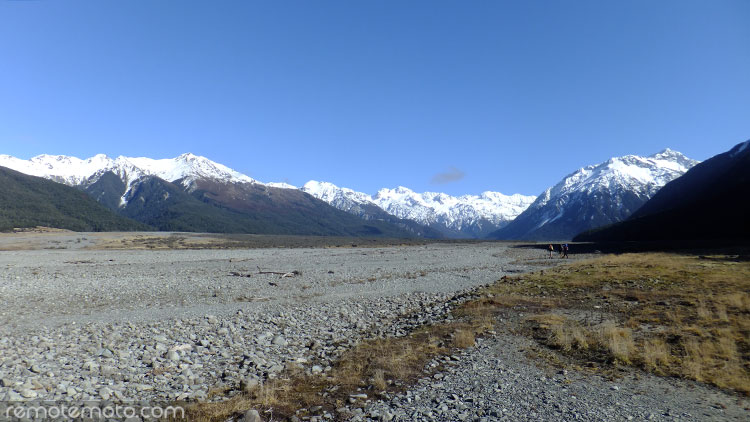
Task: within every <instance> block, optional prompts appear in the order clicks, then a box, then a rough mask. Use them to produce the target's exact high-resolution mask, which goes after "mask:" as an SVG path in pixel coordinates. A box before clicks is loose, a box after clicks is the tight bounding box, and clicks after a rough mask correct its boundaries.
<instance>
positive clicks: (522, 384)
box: [0, 233, 750, 421]
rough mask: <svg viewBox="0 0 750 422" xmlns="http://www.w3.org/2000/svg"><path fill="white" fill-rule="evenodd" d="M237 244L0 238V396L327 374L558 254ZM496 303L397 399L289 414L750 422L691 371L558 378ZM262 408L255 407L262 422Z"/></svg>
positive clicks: (464, 247)
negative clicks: (492, 312)
mask: <svg viewBox="0 0 750 422" xmlns="http://www.w3.org/2000/svg"><path fill="white" fill-rule="evenodd" d="M138 236H140V237H138ZM247 239H248V238H244V240H242V239H240V240H241V241H245V242H247ZM236 241H237V239H232V238H227V237H222V238H220V239H219V240H217V238H215V237H210V236H208V237H206V236H199V235H183V234H176V235H158V234H148V233H144V234H137V235H133V234H88V233H87V234H82V233H50V234H38V233H34V234H29V233H23V234H15V235H0V267H1V268H3V271H2V273H0V401H23V400H55V401H68V402H80V401H92V400H93V401H102V400H104V401H129V400H149V401H154V402H169V403H171V402H174V401H181V400H186V401H189V402H195V401H204V402H206V401H207V402H211V401H216V400H222V399H224V398H225V397H232V396H234V397H236V396H237V395H238V394H240V393H241V392H242V391H243V390H244V391H250V390H251V389H252V388H253V386H256V385H264V384H267V383H271V382H272V380H278V381H283V379H284V378H285V377H287V374H289V373H298V374H302V375H304V376H306V377H314V376H325V375H326V374H332V373H334V372H335V371H336V367H337V362H338V361H339V359H341V357H342V356H344V355H346V353H347V352H348V351H350V350H351V349H352V348H355V347H356V346H357V345H358V344H360V342H361V341H362V340H363V339H370V338H386V337H387V338H404V337H405V336H407V335H408V333H409V332H410V331H411V330H414V329H415V328H416V327H419V326H421V325H424V324H430V323H434V322H436V321H444V320H445V319H446V318H448V319H450V318H452V317H451V316H450V311H451V309H452V308H454V307H455V306H459V305H460V304H461V303H464V302H466V301H467V300H469V299H471V298H472V297H475V295H476V289H477V288H479V287H482V286H486V285H488V284H490V283H494V282H495V281H497V280H498V279H500V278H501V277H503V276H514V275H518V274H523V273H527V272H530V271H537V272H538V271H539V270H540V269H545V268H548V267H550V266H552V265H557V264H559V263H561V262H563V260H548V259H546V258H545V257H544V255H545V254H546V252H545V251H543V250H534V249H521V248H513V247H511V245H510V244H506V243H481V242H464V243H446V242H440V243H434V244H413V245H400V244H398V243H399V242H391V243H392V244H390V245H386V244H377V242H374V243H376V244H375V245H365V244H362V241H360V242H359V243H358V244H356V247H354V246H353V245H352V241H351V240H349V239H338V240H335V242H331V241H330V240H329V241H328V242H329V243H328V244H324V245H317V246H318V247H309V246H312V245H306V244H304V243H296V244H295V245H293V246H297V247H296V248H282V247H278V246H281V244H279V243H278V242H276V243H275V244H274V246H277V247H269V248H252V247H250V248H249V247H248V245H238V244H237V243H231V244H228V243H226V242H236ZM265 241H266V240H257V242H261V243H262V242H265ZM297 241H299V242H302V241H301V240H295V242H297ZM313 241H315V242H319V241H322V240H321V239H314V240H313ZM281 243H283V242H281ZM324 243H325V242H324ZM149 245H150V246H149ZM243 246H244V247H243ZM305 246H308V247H305ZM363 246H369V247H363ZM194 248H203V249H194ZM574 258H581V257H575V256H574ZM566 262H567V261H566ZM507 312H510V314H507V315H500V316H495V318H497V321H499V324H498V325H497V326H496V327H497V328H495V329H493V330H490V331H488V332H486V333H485V335H484V337H482V338H479V339H478V340H477V346H476V347H470V348H468V349H464V350H463V351H456V352H455V353H451V355H450V357H448V358H443V357H439V356H436V357H435V358H434V359H433V361H432V362H431V363H432V365H430V363H428V367H430V366H432V367H434V370H433V371H431V373H430V377H429V378H424V379H422V380H420V381H419V382H418V383H417V384H415V385H412V386H410V385H403V387H402V388H400V389H399V391H400V392H394V393H385V394H380V395H379V394H374V393H375V392H373V391H369V390H368V391H363V392H362V393H363V395H364V397H355V398H354V399H352V400H350V401H348V402H346V403H342V404H341V407H340V408H339V409H338V410H337V411H338V413H337V411H335V410H334V409H325V408H324V409H318V410H313V409H306V410H305V411H304V412H302V413H300V414H299V417H306V418H309V419H310V420H316V419H317V420H321V419H322V418H323V417H324V416H326V415H327V416H329V417H331V418H337V419H342V418H344V417H346V418H354V419H374V420H391V419H395V420H446V421H448V420H576V419H577V420H626V419H629V418H635V419H636V420H640V419H653V420H731V419H735V420H747V418H748V416H750V413H748V411H747V407H748V406H749V405H748V403H747V402H746V401H745V400H744V399H741V398H740V397H739V396H737V395H735V394H731V393H727V392H724V391H720V390H718V389H715V388H712V387H708V386H705V385H703V384H699V383H695V382H691V381H684V380H679V379H665V378H658V377H655V376H653V375H648V374H645V373H643V374H639V373H638V372H637V371H636V372H633V373H632V374H626V375H625V376H623V377H620V378H614V379H610V378H611V377H606V376H603V375H601V374H593V373H591V372H590V371H586V370H583V369H582V370H577V369H574V368H570V369H565V370H563V371H560V370H559V368H558V367H556V366H552V365H550V364H549V363H548V362H547V361H546V360H544V359H539V358H536V357H533V356H532V355H533V354H534V353H537V352H534V351H535V350H537V351H538V349H539V348H540V347H542V346H539V344H538V343H537V342H534V341H532V340H530V339H528V338H527V337H524V336H521V335H519V333H517V332H515V331H514V330H509V329H508V330H506V329H505V328H504V325H503V322H502V321H503V320H504V319H505V320H512V319H513V318H516V319H517V318H522V316H519V315H518V312H516V311H513V310H512V309H510V310H508V311H507ZM508 327H510V325H508ZM633 374H635V375H633ZM266 410H268V409H260V411H261V415H262V416H263V417H264V418H265V419H269V418H270V417H272V415H271V413H267V412H266ZM316 411H317V412H319V413H316ZM240 414H241V412H238V411H236V410H233V411H231V412H230V416H231V415H235V416H236V415H240ZM287 416H291V415H287ZM275 417H276V418H278V417H279V414H278V413H277V415H276V416H275ZM225 419H226V418H225ZM225 419H224V420H225Z"/></svg>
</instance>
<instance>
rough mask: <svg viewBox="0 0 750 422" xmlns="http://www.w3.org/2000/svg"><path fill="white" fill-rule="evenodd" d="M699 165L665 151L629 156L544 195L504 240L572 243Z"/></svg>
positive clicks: (580, 173)
mask: <svg viewBox="0 0 750 422" xmlns="http://www.w3.org/2000/svg"><path fill="white" fill-rule="evenodd" d="M696 164H698V161H696V160H692V159H690V158H688V157H686V156H684V155H683V154H681V153H680V152H677V151H673V150H671V149H668V148H667V149H665V150H663V151H660V152H658V153H656V154H653V155H651V156H648V157H641V156H637V155H625V156H622V157H614V158H610V159H609V160H607V161H605V162H603V163H600V164H597V165H591V166H587V167H583V168H580V169H578V170H576V171H575V172H573V173H571V174H569V175H567V176H566V177H565V178H563V179H562V180H561V181H560V182H558V183H557V184H556V185H554V186H552V187H550V188H548V189H547V190H545V191H544V192H543V193H542V194H541V195H539V198H537V200H536V201H535V202H534V203H533V204H531V206H529V207H528V209H526V211H524V212H523V213H522V214H521V215H519V216H518V218H516V220H514V221H513V222H512V223H511V224H509V225H508V226H507V227H505V228H503V229H501V230H499V231H497V232H495V233H493V234H492V235H491V236H492V237H496V238H500V239H537V240H539V239H570V238H572V237H573V236H574V235H576V234H577V233H580V232H582V231H584V230H588V229H592V228H595V227H597V226H601V225H605V224H611V223H615V222H618V221H622V220H624V219H625V218H627V217H628V216H630V215H631V214H632V213H633V212H635V211H636V210H637V209H638V208H639V207H641V206H642V205H643V204H644V203H645V202H646V201H647V200H648V199H649V198H651V197H652V196H653V195H654V194H656V192H657V191H658V190H659V189H661V188H662V187H663V186H664V185H666V184H667V183H669V182H670V181H672V180H674V179H676V178H678V177H680V176H682V175H683V174H684V173H685V172H687V171H688V170H690V168H692V167H693V166H695V165H696Z"/></svg>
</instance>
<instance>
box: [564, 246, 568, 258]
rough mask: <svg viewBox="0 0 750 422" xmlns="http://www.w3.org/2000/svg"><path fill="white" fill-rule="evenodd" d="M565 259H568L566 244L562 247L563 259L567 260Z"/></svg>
mask: <svg viewBox="0 0 750 422" xmlns="http://www.w3.org/2000/svg"><path fill="white" fill-rule="evenodd" d="M567 257H568V244H567V243H566V244H564V245H563V258H567Z"/></svg>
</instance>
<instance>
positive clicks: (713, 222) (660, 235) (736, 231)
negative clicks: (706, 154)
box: [574, 141, 750, 241]
mask: <svg viewBox="0 0 750 422" xmlns="http://www.w3.org/2000/svg"><path fill="white" fill-rule="evenodd" d="M749 146H750V141H746V142H743V143H740V144H737V145H735V146H734V147H733V148H732V149H730V150H729V151H726V152H724V153H721V154H717V155H715V156H714V157H711V158H709V159H708V160H706V161H704V162H702V163H700V164H697V165H696V166H694V167H692V168H691V169H690V170H688V171H687V172H686V173H685V174H684V175H682V176H681V177H679V178H676V179H674V180H672V181H671V182H669V183H667V184H666V185H665V186H664V187H663V188H662V189H661V190H660V191H659V192H657V193H656V194H655V195H654V196H653V197H652V198H651V199H650V200H649V201H648V202H646V203H645V204H644V205H643V206H642V207H641V208H640V209H638V210H637V211H636V212H635V213H633V215H632V216H630V217H629V218H628V219H627V220H625V221H622V222H619V223H616V224H612V225H608V226H604V227H598V228H594V229H592V230H589V231H586V232H583V233H580V234H578V235H577V236H576V237H575V238H574V239H575V240H577V241H635V240H639V241H663V240H668V241H674V240H726V239H748V238H750V222H749V221H748V219H747V216H748V215H750V202H748V201H747V197H748V196H750V148H748V147H749Z"/></svg>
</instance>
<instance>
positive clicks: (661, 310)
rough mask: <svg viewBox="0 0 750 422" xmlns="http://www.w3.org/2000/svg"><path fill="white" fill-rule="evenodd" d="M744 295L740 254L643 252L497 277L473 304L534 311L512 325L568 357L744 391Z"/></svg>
mask: <svg viewBox="0 0 750 422" xmlns="http://www.w3.org/2000/svg"><path fill="white" fill-rule="evenodd" d="M749 292H750V262H749V261H748V260H747V259H745V258H742V257H739V256H725V255H716V256H694V255H692V256H691V255H677V254H663V253H642V254H624V255H618V256H605V257H602V258H597V259H593V260H586V261H580V262H578V263H574V264H572V265H568V266H565V267H558V268H556V269H553V270H548V271H546V272H545V273H541V272H540V273H532V274H525V275H521V276H517V277H513V278H505V279H503V280H500V281H499V282H498V283H496V284H494V285H493V286H491V287H489V288H487V289H485V291H484V293H483V297H482V299H480V301H482V302H483V304H485V305H492V306H499V307H506V308H515V309H526V310H531V311H532V312H534V313H536V315H533V316H531V317H528V318H525V319H524V320H523V321H522V323H521V328H520V330H521V331H522V332H525V333H527V334H529V335H531V336H533V337H534V338H536V339H537V340H538V341H540V342H542V343H544V344H546V345H548V346H550V347H553V348H556V349H558V350H560V351H561V352H562V353H565V354H567V355H569V356H571V357H574V358H579V359H581V360H584V361H586V362H601V363H608V364H615V365H632V366H637V367H640V368H642V369H644V370H646V371H650V372H653V373H655V374H659V375H668V376H677V377H684V378H689V379H694V380H697V381H702V382H706V383H709V384H713V385H716V386H718V387H720V388H724V389H728V390H734V391H737V392H741V393H744V394H750V293H749Z"/></svg>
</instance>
